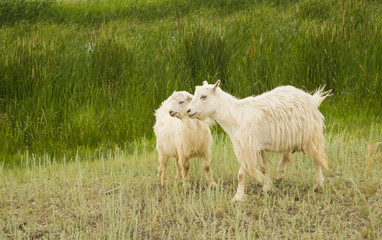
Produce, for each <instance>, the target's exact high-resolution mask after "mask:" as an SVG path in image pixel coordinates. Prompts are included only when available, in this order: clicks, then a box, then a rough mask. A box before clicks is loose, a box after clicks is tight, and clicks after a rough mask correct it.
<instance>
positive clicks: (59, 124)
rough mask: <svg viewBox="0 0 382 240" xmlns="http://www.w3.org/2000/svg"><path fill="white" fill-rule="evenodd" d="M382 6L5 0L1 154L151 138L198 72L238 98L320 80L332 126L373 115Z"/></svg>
mask: <svg viewBox="0 0 382 240" xmlns="http://www.w3.org/2000/svg"><path fill="white" fill-rule="evenodd" d="M381 12H382V7H381V5H380V4H379V3H378V2H376V1H371V2H367V3H366V2H365V1H361V0H352V1H340V0H324V1H316V0H304V1H292V0H290V1H288V0H284V1H260V0H259V1H249V0H229V1H226V0H224V1H223V0H217V1H212V2H211V1H202V0H196V1H185V0H184V1H175V0H155V1H132V0H131V1H120V0H113V1H74V0H73V1H69V0H67V1H16V2H14V1H7V0H2V1H0V13H1V14H0V52H1V56H0V85H1V87H0V124H1V127H0V152H1V153H2V154H4V155H5V156H7V157H6V159H7V161H12V159H13V160H17V159H18V156H19V155H20V153H22V152H23V151H25V150H28V151H31V152H34V153H44V152H48V153H55V154H57V155H60V154H64V153H65V154H68V153H75V152H76V150H77V148H84V149H88V148H89V149H98V148H102V149H107V148H113V147H115V146H116V145H118V146H120V147H126V148H129V146H130V145H131V144H133V142H134V141H135V140H136V139H139V138H141V137H146V138H149V139H150V138H152V137H153V132H152V126H153V123H154V116H153V113H154V109H156V108H158V107H159V105H160V103H161V102H162V101H163V100H164V99H166V98H167V97H168V96H169V95H170V94H171V93H172V92H173V91H174V90H187V91H190V92H193V91H194V87H195V86H196V85H199V84H201V83H202V81H203V80H208V81H215V80H217V79H221V80H222V87H223V88H224V89H225V90H227V91H228V92H230V93H232V94H234V95H235V96H238V97H245V96H248V95H256V94H260V93H262V92H264V91H268V90H270V89H272V88H274V87H277V86H279V85H286V84H291V85H294V86H296V87H300V88H303V89H305V90H307V91H312V90H314V89H315V88H317V87H319V86H320V85H326V86H327V87H326V88H327V89H333V92H334V96H333V97H331V98H330V99H331V100H330V99H329V100H328V101H326V102H324V105H323V106H322V111H323V113H324V115H325V116H326V117H327V119H329V121H328V122H329V124H336V123H335V121H334V120H333V121H330V119H333V118H335V119H337V120H340V121H341V122H342V123H346V122H348V119H355V121H352V122H353V123H354V122H356V123H360V124H369V123H371V122H374V121H378V119H380V118H378V116H380V115H381V114H380V110H381V108H382V92H381V91H380V89H382V75H381V72H382V59H381V58H382V54H380V53H381V52H382V41H381V40H380V39H382V31H381V27H382V17H381V16H382V14H381ZM356 111H357V112H361V114H358V115H357V116H361V117H360V118H359V119H357V118H356V117H354V112H356ZM365 122H366V123H365Z"/></svg>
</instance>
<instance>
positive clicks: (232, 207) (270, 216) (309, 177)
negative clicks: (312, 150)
mask: <svg viewBox="0 0 382 240" xmlns="http://www.w3.org/2000/svg"><path fill="white" fill-rule="evenodd" d="M381 133H382V131H381V126H380V125H379V126H375V127H374V128H371V130H369V131H368V133H367V134H365V135H362V136H361V135H358V136H357V135H353V134H348V133H347V132H346V131H342V132H339V133H337V132H336V133H333V131H331V130H330V129H329V131H327V134H326V138H327V153H328V156H329V159H330V168H331V169H330V170H329V171H325V177H326V179H325V180H326V182H325V184H326V185H325V188H324V190H323V191H322V192H321V193H317V192H314V191H313V184H314V181H315V176H314V174H315V171H314V167H313V166H314V164H313V161H312V160H311V158H310V157H307V156H305V155H303V154H300V153H295V154H293V156H292V157H293V161H292V163H291V164H288V166H287V173H286V176H285V178H284V179H283V180H282V182H281V183H279V184H277V185H274V189H273V191H272V192H271V193H270V194H268V195H264V194H263V193H262V188H261V186H260V184H259V183H257V182H256V181H255V180H254V179H253V178H250V177H248V181H247V185H246V193H247V201H246V202H245V203H232V202H231V198H232V197H233V196H234V194H235V191H236V187H237V180H236V174H237V171H238V169H239V164H238V163H237V161H236V157H235V155H234V153H233V149H232V146H231V143H230V140H229V139H228V138H227V137H226V136H224V135H221V134H219V135H214V140H215V142H214V145H213V151H212V153H213V154H212V165H211V167H212V169H213V171H214V177H215V180H216V181H217V182H218V187H217V188H216V189H211V188H209V187H208V184H207V182H206V180H205V179H204V174H203V173H202V171H201V166H200V162H199V161H198V160H196V159H195V160H194V161H192V164H191V172H190V177H191V184H192V187H191V188H190V189H188V190H185V189H183V188H182V186H181V184H177V183H176V180H175V163H174V162H173V161H171V162H170V164H169V166H168V170H167V172H168V185H167V186H166V188H164V189H162V188H161V187H160V182H159V178H158V177H157V167H158V165H159V163H158V161H157V153H156V152H155V151H154V150H153V144H151V143H150V142H146V141H141V142H139V143H137V144H136V146H135V149H136V150H135V152H130V153H127V152H125V151H123V150H121V149H119V148H116V149H113V150H111V151H107V152H102V151H97V152H92V153H89V154H88V155H87V156H83V157H76V158H75V159H72V160H70V159H57V158H53V159H52V158H51V157H49V156H48V155H46V156H42V157H36V156H33V155H24V156H23V163H24V165H23V166H18V167H15V168H5V167H0V203H1V207H0V226H1V229H0V238H1V239H7V238H8V239H35V238H38V239H40V238H48V239H52V238H53V239H101V238H102V239H103V238H107V239H279V238H282V239H312V238H314V239H380V238H381V237H382V231H381V228H380V226H381V224H382V219H381V218H380V216H381V214H382V208H381V207H380V206H381V204H382V202H381V201H382V200H381V199H382V191H381V187H380V186H381V184H382V182H381V179H382V168H381V166H382V164H381V163H382V145H381V143H379V145H378V142H377V141H380V140H381V138H382V135H381ZM269 157H270V159H271V176H272V177H273V179H274V176H275V168H276V167H277V163H278V160H279V159H280V157H281V156H280V155H277V154H269Z"/></svg>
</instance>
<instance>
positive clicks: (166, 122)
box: [154, 91, 216, 187]
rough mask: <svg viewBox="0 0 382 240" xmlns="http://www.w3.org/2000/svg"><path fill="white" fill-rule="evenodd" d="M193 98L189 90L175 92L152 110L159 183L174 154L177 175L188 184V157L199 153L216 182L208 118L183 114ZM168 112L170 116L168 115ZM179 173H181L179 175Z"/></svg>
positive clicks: (209, 178)
mask: <svg viewBox="0 0 382 240" xmlns="http://www.w3.org/2000/svg"><path fill="white" fill-rule="evenodd" d="M191 100H192V95H191V94H190V93H188V92H185V91H182V92H174V93H173V94H172V95H171V96H170V97H169V98H168V99H167V100H165V101H164V102H163V103H162V105H161V106H160V108H159V109H157V110H156V111H155V116H156V123H155V125H154V133H155V136H156V143H157V145H156V148H157V151H158V154H159V163H160V166H159V169H158V171H159V176H160V178H161V184H162V185H165V183H166V167H167V161H168V159H169V158H171V157H174V158H175V160H176V167H177V179H178V180H182V179H183V184H184V185H186V186H188V185H189V175H188V170H189V168H190V162H189V159H190V158H193V157H199V158H201V161H202V168H203V170H204V172H205V175H206V177H207V181H208V183H209V184H210V185H211V186H214V187H215V186H216V183H215V181H214V179H213V177H212V170H211V169H210V146H211V143H212V136H211V130H210V128H209V121H208V119H206V120H203V121H202V120H198V119H190V118H188V116H187V115H186V111H187V106H188V104H189V103H190V102H191ZM170 115H171V116H170ZM180 173H182V176H181V175H180Z"/></svg>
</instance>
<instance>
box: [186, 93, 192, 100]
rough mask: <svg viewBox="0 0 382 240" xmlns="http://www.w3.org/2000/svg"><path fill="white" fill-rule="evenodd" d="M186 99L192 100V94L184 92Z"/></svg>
mask: <svg viewBox="0 0 382 240" xmlns="http://www.w3.org/2000/svg"><path fill="white" fill-rule="evenodd" d="M186 97H187V100H192V97H193V95H192V94H191V93H189V92H187V93H186Z"/></svg>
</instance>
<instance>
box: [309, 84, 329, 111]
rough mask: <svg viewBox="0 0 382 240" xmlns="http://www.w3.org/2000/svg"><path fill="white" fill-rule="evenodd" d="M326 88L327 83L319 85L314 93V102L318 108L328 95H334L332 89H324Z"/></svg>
mask: <svg viewBox="0 0 382 240" xmlns="http://www.w3.org/2000/svg"><path fill="white" fill-rule="evenodd" d="M324 88H325V85H324V86H321V87H319V88H318V89H317V91H316V92H315V93H313V95H312V99H313V102H314V104H315V106H316V107H317V108H318V107H319V106H320V105H321V103H322V102H323V101H324V100H325V98H326V97H329V96H331V95H333V94H332V90H331V89H330V90H328V91H324Z"/></svg>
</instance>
